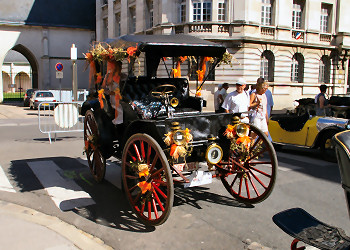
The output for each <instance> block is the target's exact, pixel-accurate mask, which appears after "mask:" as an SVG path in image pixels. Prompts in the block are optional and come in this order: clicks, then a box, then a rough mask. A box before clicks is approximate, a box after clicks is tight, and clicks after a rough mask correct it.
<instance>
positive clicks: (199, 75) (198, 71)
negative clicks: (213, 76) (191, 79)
mask: <svg viewBox="0 0 350 250" xmlns="http://www.w3.org/2000/svg"><path fill="white" fill-rule="evenodd" d="M196 72H197V75H198V81H200V82H202V81H203V79H204V75H205V71H203V70H197V71H196Z"/></svg>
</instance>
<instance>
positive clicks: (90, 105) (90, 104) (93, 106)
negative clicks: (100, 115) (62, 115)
mask: <svg viewBox="0 0 350 250" xmlns="http://www.w3.org/2000/svg"><path fill="white" fill-rule="evenodd" d="M100 109H101V107H100V103H99V101H98V99H92V100H89V101H85V102H84V103H83V106H82V107H81V111H80V115H82V116H85V113H86V111H88V110H94V111H96V110H100Z"/></svg>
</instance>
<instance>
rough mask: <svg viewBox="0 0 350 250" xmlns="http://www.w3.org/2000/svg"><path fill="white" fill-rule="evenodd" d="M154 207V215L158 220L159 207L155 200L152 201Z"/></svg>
mask: <svg viewBox="0 0 350 250" xmlns="http://www.w3.org/2000/svg"><path fill="white" fill-rule="evenodd" d="M152 206H153V210H154V215H155V216H156V219H158V218H159V216H158V210H157V206H156V201H155V200H154V199H152Z"/></svg>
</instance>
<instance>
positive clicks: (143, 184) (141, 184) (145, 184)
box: [137, 181, 152, 194]
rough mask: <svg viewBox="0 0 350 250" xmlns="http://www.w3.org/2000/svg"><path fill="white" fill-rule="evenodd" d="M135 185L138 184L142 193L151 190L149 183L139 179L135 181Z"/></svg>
mask: <svg viewBox="0 0 350 250" xmlns="http://www.w3.org/2000/svg"><path fill="white" fill-rule="evenodd" d="M137 186H139V188H140V189H141V192H142V194H144V193H146V192H147V191H148V190H151V188H152V185H151V183H149V182H147V181H141V182H139V183H137Z"/></svg>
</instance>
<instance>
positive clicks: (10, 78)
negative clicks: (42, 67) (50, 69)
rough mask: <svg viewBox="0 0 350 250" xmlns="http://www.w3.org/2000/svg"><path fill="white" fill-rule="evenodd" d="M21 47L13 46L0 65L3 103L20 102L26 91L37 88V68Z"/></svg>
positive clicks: (35, 63)
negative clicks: (0, 65)
mask: <svg viewBox="0 0 350 250" xmlns="http://www.w3.org/2000/svg"><path fill="white" fill-rule="evenodd" d="M37 65H38V64H37V62H36V59H35V57H34V55H33V54H32V53H31V52H30V51H29V50H28V49H27V48H25V47H24V46H23V45H16V46H14V47H13V48H12V49H11V50H10V51H9V52H8V53H7V55H6V57H5V59H4V62H3V64H2V79H3V86H2V87H3V101H4V102H6V101H22V100H23V95H24V93H25V92H26V90H27V89H33V88H38V66H37Z"/></svg>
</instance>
